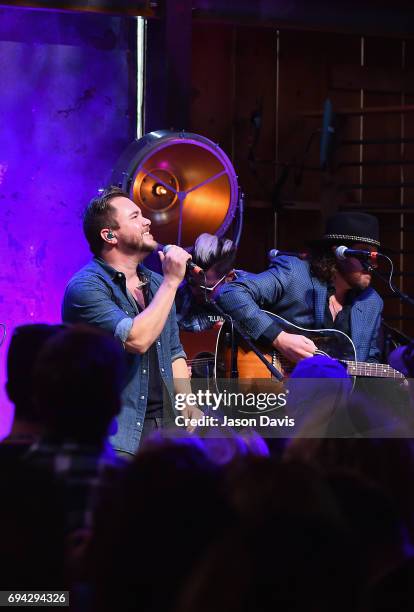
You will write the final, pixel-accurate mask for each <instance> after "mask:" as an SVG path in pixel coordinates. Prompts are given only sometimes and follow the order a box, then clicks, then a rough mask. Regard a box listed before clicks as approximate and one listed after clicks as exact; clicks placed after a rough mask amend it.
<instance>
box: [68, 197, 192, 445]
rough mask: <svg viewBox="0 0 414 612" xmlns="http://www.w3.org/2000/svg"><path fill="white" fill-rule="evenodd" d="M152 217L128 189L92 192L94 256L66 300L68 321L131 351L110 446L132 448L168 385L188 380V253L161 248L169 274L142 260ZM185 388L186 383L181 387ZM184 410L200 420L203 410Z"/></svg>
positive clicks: (150, 245) (150, 241) (157, 415)
mask: <svg viewBox="0 0 414 612" xmlns="http://www.w3.org/2000/svg"><path fill="white" fill-rule="evenodd" d="M150 225H151V222H150V221H149V219H146V218H145V217H144V216H143V215H142V212H141V210H140V208H139V207H138V206H137V205H136V204H135V203H134V202H133V201H132V200H131V199H130V198H129V195H128V194H127V193H125V192H123V191H122V190H121V189H119V188H118V187H110V188H109V189H106V190H105V191H103V193H101V195H100V196H99V197H96V198H93V199H92V200H91V202H90V203H89V205H88V206H87V208H86V210H85V212H84V217H83V230H84V233H85V237H86V239H87V241H88V243H89V246H90V249H91V251H92V253H93V255H94V258H93V259H92V261H90V263H88V264H87V265H86V266H85V267H84V268H82V269H81V270H80V271H79V272H77V273H76V274H75V275H74V276H73V278H72V279H71V280H70V281H69V283H68V286H67V288H66V292H65V296H64V299H63V306H62V316H63V320H64V321H65V322H66V323H87V324H90V325H96V326H98V327H101V328H102V329H105V330H107V331H108V332H110V333H111V334H113V335H114V336H115V337H116V338H118V339H119V340H120V342H122V344H123V346H124V348H125V350H126V351H127V353H128V355H127V365H128V376H127V381H126V386H125V388H124V391H123V394H122V410H121V414H120V416H119V418H118V431H117V433H116V435H115V436H114V437H113V438H112V444H113V446H114V448H115V449H117V450H118V451H121V452H124V453H129V454H133V453H135V451H136V450H137V448H138V444H139V441H140V438H141V437H142V435H144V436H145V435H146V434H147V433H150V432H151V430H153V429H155V428H156V427H158V426H160V425H161V422H162V415H163V390H164V389H167V390H168V391H169V392H170V393H171V387H172V386H173V381H174V379H175V380H176V381H179V380H180V381H181V383H180V384H181V387H182V384H183V381H182V379H185V378H188V369H187V365H186V361H185V357H186V355H185V353H184V351H183V348H182V346H181V343H180V340H179V336H178V327H177V322H176V317H175V307H174V298H175V294H176V291H177V288H178V286H179V284H180V283H181V281H182V280H183V278H184V275H185V272H186V265H187V261H188V259H189V258H190V255H189V254H188V253H187V252H186V251H184V249H181V248H180V247H177V246H173V247H171V248H170V249H169V250H168V253H166V254H165V255H164V254H163V253H160V258H161V261H162V267H163V273H164V277H162V276H160V275H158V274H155V273H154V272H151V271H150V270H148V269H147V268H144V266H143V265H142V263H141V262H142V260H143V259H144V258H145V257H146V256H147V255H148V253H150V252H151V251H153V250H154V249H155V248H156V247H157V242H156V241H155V240H154V238H153V236H152V234H151V233H150ZM181 390H182V388H181ZM184 413H185V414H184V416H186V417H189V418H198V417H199V416H201V415H202V413H201V411H200V410H198V408H195V407H193V408H191V407H189V408H187V409H185V410H184Z"/></svg>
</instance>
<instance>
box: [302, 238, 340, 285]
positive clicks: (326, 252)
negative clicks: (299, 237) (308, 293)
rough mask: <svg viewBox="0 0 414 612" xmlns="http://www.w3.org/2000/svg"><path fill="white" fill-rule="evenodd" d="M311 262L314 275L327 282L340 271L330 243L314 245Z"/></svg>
mask: <svg viewBox="0 0 414 612" xmlns="http://www.w3.org/2000/svg"><path fill="white" fill-rule="evenodd" d="M309 263H310V270H311V274H312V276H315V277H316V278H317V279H319V280H320V281H322V282H325V283H330V282H332V281H333V279H334V277H335V274H336V272H337V271H338V268H337V259H336V257H335V255H334V254H333V252H332V250H331V245H329V244H328V245H321V246H316V247H315V246H314V247H312V249H311V251H310V259H309Z"/></svg>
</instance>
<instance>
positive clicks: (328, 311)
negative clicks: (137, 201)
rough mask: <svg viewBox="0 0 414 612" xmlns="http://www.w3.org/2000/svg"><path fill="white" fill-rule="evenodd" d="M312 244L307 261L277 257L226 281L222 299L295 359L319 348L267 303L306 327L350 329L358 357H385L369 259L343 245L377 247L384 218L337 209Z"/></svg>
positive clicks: (260, 336)
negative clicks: (278, 318)
mask: <svg viewBox="0 0 414 612" xmlns="http://www.w3.org/2000/svg"><path fill="white" fill-rule="evenodd" d="M309 244H310V247H311V253H310V255H309V258H308V259H307V260H301V259H300V258H299V257H289V256H280V257H276V258H275V259H274V263H273V264H272V265H271V267H270V268H269V269H268V270H266V271H265V272H262V273H261V274H255V275H253V274H252V275H248V276H247V277H245V278H243V279H240V280H239V279H236V280H235V281H233V282H232V283H229V284H228V285H225V286H224V287H223V288H222V289H221V291H220V294H219V296H218V297H217V302H218V303H219V305H220V306H221V308H222V309H223V310H224V311H226V312H227V313H228V314H230V315H231V316H232V317H233V318H234V319H235V320H236V321H238V322H239V323H240V324H241V325H242V327H243V329H244V330H245V331H246V333H247V334H248V335H249V336H250V337H251V338H252V339H253V340H259V341H262V342H265V343H267V344H268V345H273V346H274V347H275V348H276V349H277V350H278V351H280V352H281V353H282V354H283V355H285V357H287V358H288V359H289V360H290V361H291V362H297V361H300V360H301V359H303V358H305V357H310V356H312V355H313V354H314V353H315V351H316V348H317V347H316V346H315V344H314V343H313V342H312V340H310V339H308V338H306V337H305V336H302V335H300V334H291V333H287V332H285V331H283V330H282V329H281V326H280V325H279V324H278V323H277V322H275V321H273V319H272V318H271V317H270V316H269V315H268V314H266V313H265V312H263V310H262V309H265V310H269V311H272V312H274V313H275V314H277V315H279V316H281V317H283V318H284V319H287V320H288V321H290V322H291V323H294V324H295V325H298V326H300V327H304V328H312V329H321V328H324V329H326V328H331V329H337V330H340V331H342V332H345V333H346V334H347V335H348V336H350V337H351V338H352V340H353V342H354V345H355V349H356V356H357V360H358V361H372V362H377V361H378V360H379V349H378V346H377V337H378V330H379V326H380V322H381V312H382V307H383V302H382V299H381V298H380V296H379V295H378V294H377V292H376V291H374V289H372V288H371V287H370V283H371V274H370V273H369V271H368V270H367V269H366V267H364V265H363V263H362V262H361V261H360V260H359V259H357V258H356V257H346V256H345V257H344V258H343V259H339V257H338V255H336V249H337V247H339V246H344V247H348V248H352V249H355V250H365V251H370V252H371V251H376V250H377V249H378V247H379V246H380V242H379V227H378V220H377V219H376V218H375V217H373V216H371V215H367V214H365V213H359V212H342V213H337V214H336V215H334V216H333V217H331V218H330V219H328V221H327V225H326V231H325V234H324V236H323V237H322V238H321V239H320V240H314V241H312V242H310V243H309ZM342 251H343V249H342ZM345 252H346V251H345ZM367 259H369V258H367ZM344 357H345V356H344Z"/></svg>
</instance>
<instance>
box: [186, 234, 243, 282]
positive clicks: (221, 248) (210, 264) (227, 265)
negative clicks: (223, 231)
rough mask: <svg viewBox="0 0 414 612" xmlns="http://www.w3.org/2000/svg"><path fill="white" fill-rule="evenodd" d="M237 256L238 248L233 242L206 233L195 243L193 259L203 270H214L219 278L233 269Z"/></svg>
mask: <svg viewBox="0 0 414 612" xmlns="http://www.w3.org/2000/svg"><path fill="white" fill-rule="evenodd" d="M236 254H237V247H236V246H235V245H234V243H233V242H232V241H231V240H229V239H227V238H219V237H218V236H216V235H215V234H207V233H205V234H200V236H199V237H198V238H197V240H196V241H195V244H194V248H193V251H192V258H193V262H194V263H195V264H197V266H200V268H203V270H209V269H210V268H214V269H215V272H216V274H217V275H218V276H223V275H224V274H228V273H229V272H230V271H231V270H232V269H233V265H234V261H235V259H236Z"/></svg>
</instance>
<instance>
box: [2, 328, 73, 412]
mask: <svg viewBox="0 0 414 612" xmlns="http://www.w3.org/2000/svg"><path fill="white" fill-rule="evenodd" d="M64 329H65V326H64V325H47V324H46V323H35V324H31V325H20V326H19V327H16V329H15V330H14V332H13V335H12V338H11V341H10V346H9V350H8V353H7V383H6V389H7V394H8V396H9V398H10V400H11V401H12V402H13V403H14V405H15V413H14V416H15V418H17V419H24V420H25V421H30V422H38V421H39V419H38V416H37V414H36V411H35V409H34V406H33V398H32V382H33V381H32V376H33V369H34V365H35V363H36V359H37V356H38V355H39V353H40V351H41V350H42V348H43V346H44V344H45V343H46V342H47V341H48V340H49V338H51V337H52V336H55V335H56V334H58V333H60V332H61V331H62V330H64ZM22 381H25V382H24V383H23V382H22Z"/></svg>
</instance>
